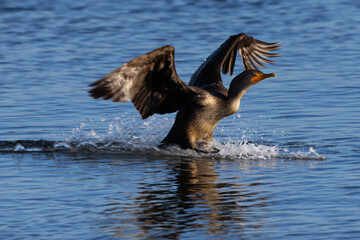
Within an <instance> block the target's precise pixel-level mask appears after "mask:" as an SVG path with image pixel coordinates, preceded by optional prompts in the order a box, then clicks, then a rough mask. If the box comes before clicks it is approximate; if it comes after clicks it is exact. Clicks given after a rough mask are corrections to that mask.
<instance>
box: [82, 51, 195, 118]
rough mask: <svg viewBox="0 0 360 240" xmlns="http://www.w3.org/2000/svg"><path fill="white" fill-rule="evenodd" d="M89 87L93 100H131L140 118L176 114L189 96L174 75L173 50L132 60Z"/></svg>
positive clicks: (157, 52)
mask: <svg viewBox="0 0 360 240" xmlns="http://www.w3.org/2000/svg"><path fill="white" fill-rule="evenodd" d="M89 86H91V87H93V88H92V89H90V90H89V93H90V95H91V96H92V97H93V98H100V97H101V98H103V99H105V100H106V99H112V100H113V101H115V102H125V101H129V100H131V101H132V102H133V104H134V106H135V108H136V109H137V110H138V111H139V112H140V114H141V116H142V117H143V118H147V117H149V116H151V115H153V114H154V113H160V114H164V113H171V112H175V111H177V110H179V109H180V108H181V107H182V106H183V105H184V103H185V100H186V99H187V98H186V94H188V93H190V92H191V89H190V87H189V86H188V85H186V84H185V83H184V82H183V81H181V79H180V77H179V76H178V75H177V73H176V69H175V65H174V48H173V47H172V46H164V47H161V48H158V49H156V50H154V51H151V52H149V53H147V54H144V55H142V56H140V57H137V58H134V59H133V60H131V61H129V62H127V63H125V64H123V65H122V66H121V67H119V68H118V69H116V70H114V71H112V72H111V73H109V74H107V75H106V76H104V77H103V78H101V79H99V80H98V81H95V82H94V83H92V84H90V85H89Z"/></svg>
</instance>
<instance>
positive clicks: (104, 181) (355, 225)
mask: <svg viewBox="0 0 360 240" xmlns="http://www.w3.org/2000/svg"><path fill="white" fill-rule="evenodd" d="M359 10H360V4H359V3H357V2H354V1H346V0H330V1H302V2H295V1H286V2H283V1H275V0H274V1H272V0H269V1H247V2H240V1H215V0H214V1H204V2H201V1H200V2H193V1H186V0H178V1H165V2H157V3H154V2H152V1H145V0H136V1H109V0H105V1H101V2H99V1H91V0H88V1H81V2H76V1H56V2H55V1H41V0H30V1H26V2H21V3H20V2H16V1H1V2H0V30H1V33H2V34H1V35H0V63H1V64H0V78H1V80H0V116H1V117H0V161H1V168H0V194H1V196H2V198H1V199H0V202H1V205H0V206H1V208H0V215H1V218H0V231H1V233H2V236H3V237H4V238H5V239H116V238H120V239H289V238H291V239H356V238H357V237H358V236H359V234H360V217H359V216H358V215H359V214H358V213H359V212H360V202H359V198H360V187H359V186H360V167H359V164H358V159H359V157H360V143H359V142H360V137H359V136H360V134H359V133H360V121H359V119H360V107H359V104H358V103H359V102H360V94H359V92H360V80H359V79H360V71H359V70H358V63H359V57H358V56H359V55H360V48H359V46H360V40H359V38H358V36H359V35H360V27H359V26H360V15H359V14H358V12H359ZM240 32H245V33H247V34H250V35H253V36H254V37H256V38H258V39H261V40H263V41H269V42H273V41H281V42H282V43H281V45H282V46H283V48H282V49H281V51H280V53H281V57H279V58H277V59H276V64H273V65H268V66H267V69H266V70H264V71H265V72H275V73H276V74H277V78H272V79H268V80H266V81H263V82H261V83H260V84H257V85H256V86H254V87H252V88H251V89H250V90H249V91H248V92H247V93H246V94H245V95H244V97H243V99H242V101H241V107H240V108H241V109H240V110H239V112H238V113H236V114H234V115H233V116H230V117H228V118H226V119H223V120H222V121H221V122H220V123H219V125H218V127H217V128H216V130H215V132H214V138H215V143H214V144H215V145H216V146H217V147H218V148H220V150H221V151H220V152H219V153H218V154H215V155H209V154H199V153H195V152H192V151H184V150H180V149H176V148H173V149H167V150H161V149H158V148H157V144H158V143H159V142H160V141H161V139H162V138H164V136H165V135H166V133H167V131H168V130H169V129H170V127H171V125H172V122H173V120H174V117H175V115H174V114H169V115H163V116H160V115H158V116H152V117H150V118H149V119H147V120H145V121H143V120H141V117H140V115H139V113H138V112H137V111H136V110H135V108H134V107H133V106H132V104H131V103H123V104H119V103H113V102H111V101H101V100H93V99H91V98H90V97H89V96H88V93H87V91H88V89H89V88H88V86H87V85H88V84H89V83H91V82H93V81H95V80H97V79H98V78H100V77H102V76H103V75H105V74H107V73H108V72H110V71H112V70H113V69H115V68H117V67H119V66H120V65H121V64H123V63H125V62H126V61H128V60H130V59H132V58H134V57H137V56H139V55H142V54H144V53H146V52H148V51H151V50H153V49H155V48H157V47H160V46H163V45H168V44H171V45H173V46H174V47H175V60H176V68H177V72H178V74H179V76H180V77H181V78H182V80H183V81H185V82H188V81H189V79H190V77H191V75H192V73H193V72H194V71H195V70H196V68H197V67H198V66H199V65H200V64H201V63H202V61H203V60H204V59H205V58H206V57H207V56H208V55H209V54H210V53H211V52H212V51H213V50H215V49H216V48H217V47H218V46H219V45H220V44H221V43H222V42H223V41H224V40H226V39H227V37H228V36H229V35H232V34H237V33H240ZM241 71H242V66H241V63H240V62H239V61H238V64H237V67H236V68H235V73H239V72H241ZM223 79H224V83H225V85H226V86H228V85H229V83H230V81H231V78H230V77H228V76H224V78H223Z"/></svg>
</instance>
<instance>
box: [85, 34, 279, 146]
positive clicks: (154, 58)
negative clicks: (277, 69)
mask: <svg viewBox="0 0 360 240" xmlns="http://www.w3.org/2000/svg"><path fill="white" fill-rule="evenodd" d="M278 44H279V42H275V43H267V42H262V41H260V40H257V39H255V38H253V37H251V36H249V35H246V34H244V33H240V34H237V35H233V36H230V37H229V38H228V39H227V40H226V41H225V42H224V43H223V44H222V45H221V46H220V47H219V48H218V49H217V50H216V51H215V52H213V53H212V54H211V55H210V56H209V57H208V58H207V59H206V60H205V61H204V63H203V64H202V65H201V66H200V67H199V68H198V69H197V71H196V72H195V73H194V74H193V75H192V77H191V80H190V82H189V84H186V83H184V82H183V81H182V80H181V79H180V77H179V76H178V75H177V73H176V69H175V65H174V47H172V46H164V47H161V48H158V49H156V50H153V51H151V52H149V53H147V54H144V55H142V56H139V57H137V58H135V59H133V60H131V61H129V62H127V63H125V64H123V65H122V66H121V67H119V68H117V69H116V70H114V71H113V72H111V73H109V74H107V75H106V76H104V77H103V78H101V79H100V80H98V81H96V82H94V83H92V84H90V85H89V86H91V87H93V88H92V89H91V90H90V91H89V93H90V94H91V96H92V97H93V98H99V97H102V98H103V99H112V100H113V101H115V102H125V101H128V100H131V101H132V103H133V104H134V106H135V107H136V109H137V110H138V111H139V112H140V114H141V116H142V118H143V119H145V118H147V117H149V116H151V115H153V114H154V113H158V114H165V113H172V112H176V111H178V113H177V115H176V119H175V122H174V125H173V126H172V128H171V129H170V132H169V133H168V135H167V136H166V137H165V138H164V139H163V140H162V143H163V144H177V145H179V146H180V147H181V148H190V149H195V150H199V151H202V150H201V149H200V148H199V147H201V146H202V145H203V144H204V143H206V144H207V143H210V142H211V141H212V139H213V131H214V128H215V127H216V125H217V123H218V122H219V121H220V120H221V119H222V118H224V117H227V116H229V115H231V114H234V113H235V112H236V111H237V110H238V109H239V106H240V99H241V97H242V96H243V95H244V93H245V92H246V91H247V90H248V89H249V88H250V87H251V86H252V85H254V84H256V83H258V82H260V81H261V80H263V79H265V78H268V77H275V76H276V75H275V74H274V73H271V74H264V73H262V72H261V71H259V70H258V69H257V67H261V68H263V67H264V66H263V64H262V63H273V61H271V60H268V59H267V58H268V57H275V56H278V54H275V53H269V52H270V51H274V50H277V49H279V48H280V46H279V45H278ZM237 51H239V55H240V57H241V59H242V62H243V65H244V68H245V70H244V71H243V72H242V73H240V74H239V75H237V76H236V77H235V78H234V79H233V80H232V81H231V84H230V87H229V90H227V89H226V88H225V87H224V85H223V82H222V79H221V72H222V73H223V74H226V73H229V74H230V76H231V75H232V74H233V71H234V66H235V60H236V55H237V54H236V53H237ZM213 150H214V151H215V150H217V149H213Z"/></svg>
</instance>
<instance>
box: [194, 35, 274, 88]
mask: <svg viewBox="0 0 360 240" xmlns="http://www.w3.org/2000/svg"><path fill="white" fill-rule="evenodd" d="M278 49H280V46H279V42H274V43H267V42H263V41H260V40H257V39H255V38H253V37H252V36H249V35H246V34H244V33H240V34H237V35H233V36H230V37H229V38H228V39H227V40H226V41H225V42H224V43H223V44H222V45H221V46H220V47H219V48H218V49H217V50H216V51H214V52H213V53H212V54H211V55H210V56H209V57H208V58H207V59H206V61H205V62H204V63H203V64H202V65H201V66H200V67H199V68H198V69H197V71H196V72H195V73H194V74H193V76H192V77H191V80H190V82H189V85H190V86H198V87H201V86H204V85H207V84H211V83H222V79H221V72H222V73H223V74H226V73H229V75H230V76H231V75H232V74H233V73H234V67H235V62H236V52H237V51H238V52H239V55H240V57H241V60H242V63H243V65H244V69H245V70H251V69H258V67H260V68H263V67H265V66H264V65H263V64H264V63H273V62H274V61H271V60H269V59H267V58H271V57H277V56H279V54H276V53H270V52H271V51H275V50H278Z"/></svg>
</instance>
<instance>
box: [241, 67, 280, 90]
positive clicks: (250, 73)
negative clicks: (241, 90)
mask: <svg viewBox="0 0 360 240" xmlns="http://www.w3.org/2000/svg"><path fill="white" fill-rule="evenodd" d="M269 77H276V74H275V73H269V74H265V73H263V72H261V71H259V70H245V71H243V72H242V73H240V74H239V75H237V76H236V77H235V79H234V81H238V82H241V83H243V84H244V85H248V86H252V85H255V84H257V83H258V82H260V81H262V80H264V79H266V78H269Z"/></svg>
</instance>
